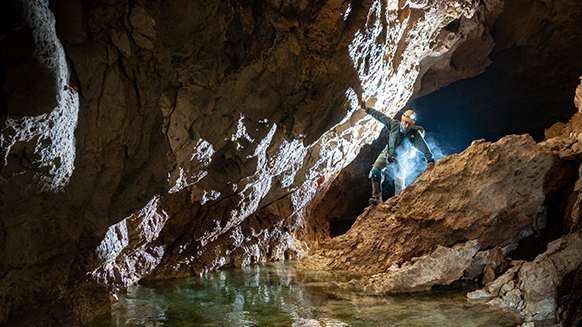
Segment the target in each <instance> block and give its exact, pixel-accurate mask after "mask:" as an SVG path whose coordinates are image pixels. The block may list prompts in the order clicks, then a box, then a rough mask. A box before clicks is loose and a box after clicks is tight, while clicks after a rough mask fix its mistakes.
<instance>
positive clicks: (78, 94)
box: [0, 0, 511, 326]
mask: <svg viewBox="0 0 582 327" xmlns="http://www.w3.org/2000/svg"><path fill="white" fill-rule="evenodd" d="M500 7H501V2H497V1H491V2H483V3H480V2H477V1H469V0H439V1H395V0H391V1H351V2H344V1H339V0H328V1H309V0H305V1H300V2H296V3H295V2H294V3H290V2H284V1H276V0H273V1H266V2H255V1H197V2H191V1H181V0H175V1H134V0H126V1H112V0H92V1H89V0H70V1H65V0H62V1H51V2H50V3H49V2H48V1H42V0H33V1H24V0H21V1H18V0H14V1H10V2H4V3H2V8H1V9H2V10H0V11H1V12H2V15H3V16H2V17H3V18H4V17H6V18H7V19H3V20H2V25H1V27H2V30H1V31H0V32H1V33H2V39H1V41H0V44H1V45H2V59H3V65H1V67H0V68H1V69H0V75H1V76H0V81H3V83H4V92H3V96H2V97H1V98H0V100H1V101H0V109H1V111H0V113H1V115H2V119H1V124H2V125H0V145H1V148H2V150H3V151H2V165H1V166H0V167H1V172H0V194H1V199H0V204H1V206H0V215H1V217H2V219H1V226H0V244H3V245H4V246H2V247H0V278H1V284H2V288H1V291H0V292H1V295H2V300H1V301H2V302H1V305H0V307H1V310H0V324H9V325H23V326H27V325H39V326H42V325H55V324H56V325H59V324H60V325H76V324H79V323H83V322H86V321H89V320H91V319H92V318H93V317H94V316H95V315H97V314H100V313H103V312H106V311H107V309H108V305H109V298H108V296H109V295H111V294H114V293H115V292H117V291H118V290H119V289H121V288H123V287H125V286H127V285H129V284H131V283H135V282H136V281H138V280H140V279H142V278H151V279H162V278H174V277H184V276H192V275H197V274H201V273H204V272H205V271H208V270H210V269H216V268H218V267H221V266H224V265H235V266H242V265H248V264H251V263H256V262H264V261H265V260H277V259H283V258H293V257H298V256H303V255H305V254H306V253H307V251H308V250H309V249H310V248H311V247H312V246H314V245H316V244H318V243H319V242H321V241H322V240H323V239H325V238H327V237H328V236H329V234H328V232H327V231H328V228H329V227H328V225H329V221H328V220H323V219H319V218H317V219H311V218H310V213H311V212H312V210H313V208H314V207H315V206H316V205H317V203H319V201H320V200H321V199H322V198H324V195H325V194H326V191H327V190H328V189H329V187H330V184H331V182H332V181H333V180H334V179H335V177H336V176H337V175H338V174H339V172H340V171H341V170H342V169H343V168H344V167H346V166H347V165H348V164H349V163H350V162H352V160H353V159H354V158H355V157H356V155H357V154H358V152H359V151H360V149H361V147H362V146H363V145H365V144H370V143H372V141H373V140H374V139H376V138H377V137H378V135H379V133H380V131H381V125H380V124H379V123H377V122H375V121H373V120H372V119H370V118H369V117H366V116H365V115H364V114H363V113H362V112H360V111H356V110H354V109H355V107H356V106H357V105H356V103H357V102H356V101H357V98H358V97H359V96H363V98H364V99H366V100H369V103H370V104H371V105H375V106H376V107H378V108H384V109H383V110H384V111H385V112H386V113H387V114H391V115H394V114H395V113H396V112H398V111H399V110H400V109H402V108H404V107H405V105H406V103H407V102H408V100H409V99H410V98H411V97H412V96H413V94H414V93H415V92H418V86H417V84H416V83H417V81H418V78H419V76H423V75H426V73H427V72H428V71H429V68H430V67H433V66H435V65H441V66H442V65H443V63H446V62H447V60H449V59H446V58H453V57H452V53H453V52H454V51H455V50H456V49H462V48H463V47H462V44H463V43H466V42H474V44H479V43H478V42H477V40H479V39H485V40H486V42H485V46H484V49H489V48H490V47H491V42H490V40H491V38H490V37H489V36H488V34H487V33H488V32H487V24H489V22H490V21H491V20H494V19H495V17H496V15H497V14H498V13H499V8H500ZM507 28H511V27H507ZM15 40H16V41H15ZM23 40H26V42H25V41H23ZM471 40H472V41H471ZM469 48H473V47H469ZM479 53H480V51H479ZM477 57H478V58H477V60H476V61H475V62H474V63H469V62H468V61H467V62H466V63H467V66H466V69H464V70H463V72H462V74H458V73H453V74H452V75H451V74H449V75H448V77H447V78H446V79H444V80H446V82H440V81H439V82H435V83H433V84H434V86H433V87H434V88H435V89H436V88H438V87H439V85H441V84H446V83H449V82H451V81H452V80H455V79H458V78H464V77H468V76H474V75H476V74H478V73H479V72H481V71H482V70H483V67H484V66H486V65H487V63H488V59H487V58H486V56H485V55H482V54H481V53H480V55H479V56H477ZM438 58H445V59H444V60H440V61H439V60H438ZM450 60H453V59H450ZM31 94H32V96H31ZM369 152H372V151H369ZM336 200H337V201H340V200H341V197H337V198H336ZM348 202H349V201H348ZM316 217H317V216H316ZM32 313H34V314H32Z"/></svg>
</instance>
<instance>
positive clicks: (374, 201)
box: [368, 176, 382, 206]
mask: <svg viewBox="0 0 582 327" xmlns="http://www.w3.org/2000/svg"><path fill="white" fill-rule="evenodd" d="M370 180H371V181H372V197H371V198H370V199H369V200H368V202H370V204H371V205H373V206H375V205H378V204H380V203H382V192H381V191H380V185H378V179H377V178H376V177H375V176H372V178H370Z"/></svg>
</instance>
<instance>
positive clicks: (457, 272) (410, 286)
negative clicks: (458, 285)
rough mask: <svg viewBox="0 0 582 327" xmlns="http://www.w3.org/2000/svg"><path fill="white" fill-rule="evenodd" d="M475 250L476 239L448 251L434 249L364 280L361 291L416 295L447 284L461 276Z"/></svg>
mask: <svg viewBox="0 0 582 327" xmlns="http://www.w3.org/2000/svg"><path fill="white" fill-rule="evenodd" d="M478 250H479V242H478V241H477V240H473V241H470V242H467V243H465V244H457V245H454V246H452V247H450V248H448V247H443V246H437V247H436V249H435V250H434V251H433V252H432V253H430V254H427V255H425V256H422V257H416V258H413V259H412V260H410V261H409V262H405V263H404V264H402V265H401V266H400V267H398V266H396V265H394V266H391V267H390V268H388V270H387V271H386V272H383V273H379V274H376V275H373V276H371V277H370V278H364V279H363V281H362V284H363V287H364V289H366V290H370V291H373V292H376V293H401V292H418V291H426V290H429V289H430V288H431V287H432V286H434V285H449V284H450V283H452V282H454V281H456V280H459V279H460V278H461V277H462V276H463V273H464V272H465V270H466V269H467V268H468V267H469V266H470V265H471V263H472V262H473V257H474V256H475V254H476V253H477V251H478Z"/></svg>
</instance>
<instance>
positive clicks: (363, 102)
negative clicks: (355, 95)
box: [360, 99, 366, 110]
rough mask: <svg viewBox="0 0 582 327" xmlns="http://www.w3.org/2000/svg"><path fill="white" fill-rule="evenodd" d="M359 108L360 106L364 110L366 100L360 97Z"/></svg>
mask: <svg viewBox="0 0 582 327" xmlns="http://www.w3.org/2000/svg"><path fill="white" fill-rule="evenodd" d="M360 108H362V109H363V110H366V100H364V99H362V100H361V101H360Z"/></svg>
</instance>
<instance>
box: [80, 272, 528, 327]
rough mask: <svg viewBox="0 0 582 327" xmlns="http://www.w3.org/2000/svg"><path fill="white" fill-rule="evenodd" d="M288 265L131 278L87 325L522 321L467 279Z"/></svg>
mask: <svg viewBox="0 0 582 327" xmlns="http://www.w3.org/2000/svg"><path fill="white" fill-rule="evenodd" d="M292 267H293V262H286V263H269V264H266V265H264V266H253V267H247V268H237V269H228V270H221V271H214V272H210V273H207V274H206V275H204V276H202V277H195V278H188V279H180V280H172V281H164V282H156V283H148V284H145V285H136V286H133V287H130V288H129V289H128V290H127V292H125V293H122V294H119V302H118V303H116V304H114V305H113V308H112V313H111V316H109V315H107V316H102V317H99V318H98V319H96V320H95V321H94V322H92V323H91V324H90V325H89V326H92V327H101V326H322V327H329V326H338V327H339V326H439V327H442V326H463V327H471V326H488V327H492V326H516V325H518V324H519V323H521V322H523V321H522V318H521V317H520V316H519V314H518V313H516V312H514V311H505V310H502V309H499V308H497V307H493V306H489V305H486V304H480V303H470V302H468V301H467V299H466V297H465V294H466V292H467V291H468V290H471V289H472V288H471V287H470V286H468V285H464V286H454V287H452V286H448V287H440V288H437V289H433V290H432V291H430V292H424V293H416V294H406V295H398V296H371V295H366V294H363V293H362V292H360V291H358V289H357V287H350V285H351V284H350V283H348V281H350V280H352V279H353V278H354V277H356V276H354V275H352V276H349V275H347V274H341V273H337V272H296V271H294V270H293V269H292ZM340 285H341V286H340ZM346 285H347V286H346Z"/></svg>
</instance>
